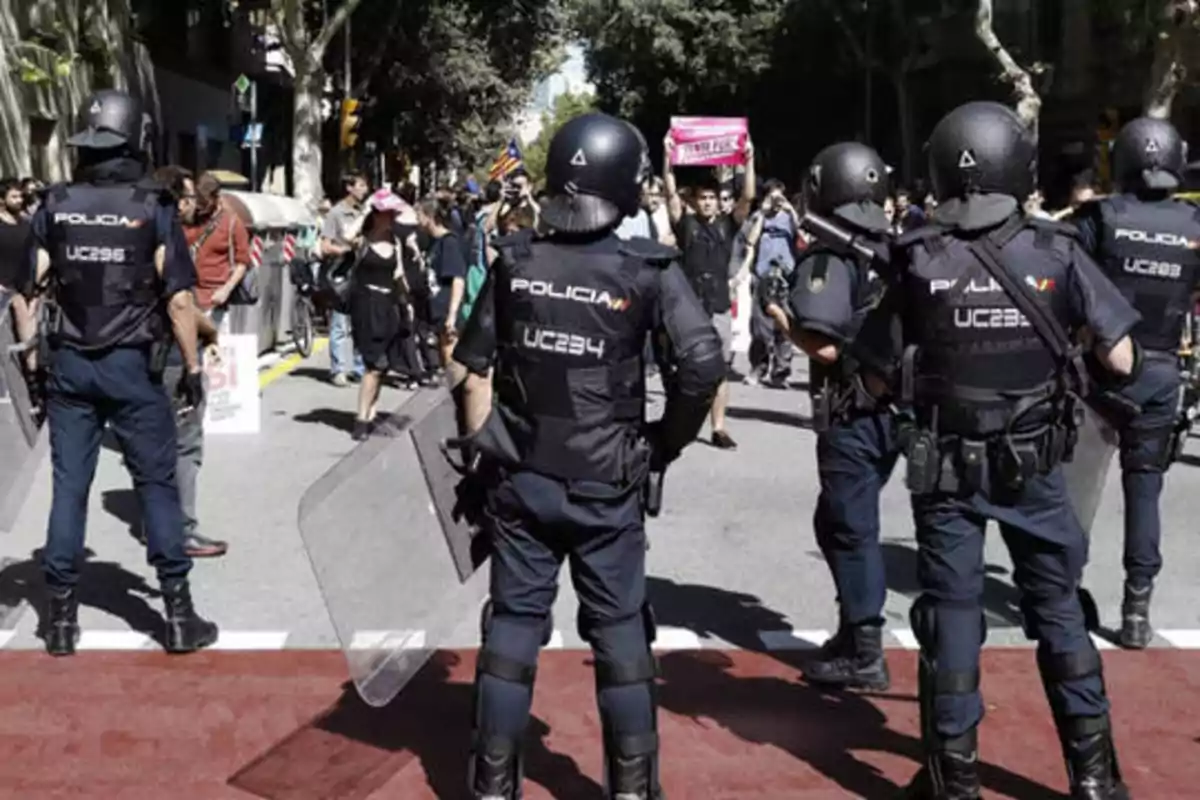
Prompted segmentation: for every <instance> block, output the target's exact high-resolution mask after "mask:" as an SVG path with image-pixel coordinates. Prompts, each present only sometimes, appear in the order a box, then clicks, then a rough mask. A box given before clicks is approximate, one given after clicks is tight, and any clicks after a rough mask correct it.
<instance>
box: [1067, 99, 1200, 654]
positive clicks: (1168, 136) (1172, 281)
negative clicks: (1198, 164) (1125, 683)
mask: <svg viewBox="0 0 1200 800" xmlns="http://www.w3.org/2000/svg"><path fill="white" fill-rule="evenodd" d="M1112 156H1113V168H1114V178H1115V181H1116V184H1117V188H1118V192H1117V193H1116V194H1114V195H1113V196H1111V197H1107V198H1104V199H1102V200H1098V201H1095V202H1093V203H1089V204H1088V205H1085V206H1083V207H1081V208H1080V209H1079V211H1078V212H1077V218H1076V221H1077V223H1078V225H1079V232H1080V236H1081V238H1082V239H1083V242H1084V246H1085V247H1086V248H1087V250H1088V251H1089V252H1090V253H1091V254H1092V255H1093V256H1094V257H1095V258H1096V260H1097V262H1098V263H1099V264H1100V266H1101V268H1102V269H1103V270H1104V271H1105V273H1107V274H1108V277H1109V278H1110V279H1112V281H1113V282H1114V283H1115V284H1116V285H1117V286H1118V288H1120V289H1121V291H1122V293H1124V295H1125V296H1126V297H1127V298H1129V300H1130V301H1131V302H1132V303H1133V305H1134V306H1135V307H1136V308H1137V310H1138V311H1139V312H1140V313H1141V315H1142V322H1141V323H1139V324H1138V325H1137V327H1135V328H1134V329H1133V338H1134V339H1135V340H1136V341H1137V343H1138V344H1139V345H1140V346H1141V350H1142V353H1143V356H1144V359H1145V362H1144V368H1143V370H1142V374H1141V376H1140V377H1139V378H1138V380H1137V381H1136V382H1135V383H1133V384H1132V385H1130V386H1128V387H1126V388H1124V389H1122V390H1121V391H1120V392H1119V394H1120V398H1121V399H1122V400H1124V401H1125V402H1124V403H1109V404H1106V406H1107V410H1109V411H1110V413H1108V414H1106V415H1105V416H1106V417H1107V418H1108V419H1109V421H1110V422H1112V423H1113V424H1114V425H1115V426H1116V428H1117V430H1118V432H1119V433H1120V446H1121V487H1122V489H1123V490H1124V495H1125V558H1124V566H1125V596H1124V601H1123V602H1122V604H1121V633H1120V642H1121V644H1122V645H1123V646H1125V647H1128V648H1134V649H1139V650H1140V649H1142V648H1144V647H1146V646H1147V645H1148V644H1150V640H1151V638H1152V637H1153V632H1152V630H1151V627H1150V594H1151V591H1152V589H1153V586H1154V579H1155V577H1156V576H1157V575H1158V573H1159V570H1161V569H1162V553H1161V552H1160V550H1159V540H1160V537H1161V533H1162V523H1161V520H1160V518H1159V510H1158V499H1159V495H1161V494H1162V489H1163V474H1164V473H1165V472H1166V470H1167V468H1168V467H1169V466H1170V464H1171V462H1172V461H1173V460H1174V456H1175V444H1176V440H1175V434H1176V420H1177V416H1178V412H1179V393H1180V374H1179V362H1178V355H1177V352H1178V349H1179V342H1180V337H1181V334H1182V331H1183V325H1184V323H1185V320H1186V319H1187V313H1188V310H1189V309H1190V308H1191V301H1192V296H1193V293H1194V292H1195V291H1196V289H1197V288H1198V287H1197V284H1198V282H1200V251H1198V250H1197V247H1198V246H1200V245H1198V243H1200V210H1198V209H1197V208H1196V207H1195V206H1194V205H1191V204H1190V203H1186V202H1184V201H1181V200H1174V199H1172V198H1171V190H1172V189H1175V188H1177V187H1178V186H1179V185H1180V177H1181V176H1182V174H1183V170H1184V167H1185V165H1186V164H1187V144H1186V143H1185V142H1184V141H1183V139H1182V138H1181V137H1180V135H1179V132H1178V131H1177V130H1175V128H1174V127H1173V126H1172V125H1171V123H1169V122H1166V121H1165V120H1158V119H1149V118H1143V119H1136V120H1134V121H1133V122H1130V123H1129V124H1128V125H1126V126H1125V127H1124V128H1123V129H1122V130H1121V132H1120V133H1119V134H1118V136H1117V139H1116V142H1115V143H1114V144H1113V152H1112ZM1114 399H1116V398H1114ZM1138 408H1140V413H1137V409H1138Z"/></svg>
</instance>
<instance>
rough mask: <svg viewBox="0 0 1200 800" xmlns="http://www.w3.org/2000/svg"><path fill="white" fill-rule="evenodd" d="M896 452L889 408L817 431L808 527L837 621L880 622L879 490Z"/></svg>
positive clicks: (883, 583) (883, 588)
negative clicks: (834, 596)
mask: <svg viewBox="0 0 1200 800" xmlns="http://www.w3.org/2000/svg"><path fill="white" fill-rule="evenodd" d="M898 455H899V452H898V450H897V449H896V437H895V426H894V419H893V417H892V415H891V414H890V413H879V414H864V415H859V416H854V417H852V418H849V419H847V420H845V421H843V422H838V423H834V424H833V425H831V426H830V428H829V430H827V431H826V432H824V433H822V434H821V435H820V436H819V437H817V471H818V473H819V475H820V480H821V494H820V496H819V497H818V498H817V508H816V510H815V511H814V512H813V530H814V531H815V532H816V537H817V546H818V547H820V548H821V554H822V555H824V556H825V561H826V563H827V564H829V571H830V572H831V573H832V574H833V582H834V585H835V586H836V587H837V593H838V606H839V611H840V617H841V620H840V621H841V623H842V624H846V625H858V624H862V623H872V624H882V622H883V604H884V601H885V600H886V599H887V580H886V576H885V575H884V566H883V550H882V548H881V546H880V542H879V495H880V493H881V492H882V491H883V487H884V486H886V485H887V482H888V479H889V478H891V475H892V470H893V469H894V468H895V466H896V458H897V456H898Z"/></svg>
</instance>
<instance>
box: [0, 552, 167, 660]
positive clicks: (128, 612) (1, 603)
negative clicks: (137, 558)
mask: <svg viewBox="0 0 1200 800" xmlns="http://www.w3.org/2000/svg"><path fill="white" fill-rule="evenodd" d="M93 556H95V553H94V552H92V551H91V550H84V561H83V564H82V565H81V567H80V570H79V604H80V605H81V606H90V607H92V608H96V609H99V610H101V611H103V612H105V613H107V614H109V615H111V616H114V617H117V618H118V619H121V620H124V622H125V624H126V625H128V626H129V627H130V629H131V630H134V631H137V632H139V633H144V634H146V635H147V636H149V637H150V638H151V639H153V640H154V641H155V642H157V643H158V644H159V645H162V644H163V617H162V614H161V613H159V612H158V611H157V610H156V609H155V608H153V607H152V606H151V605H150V604H149V603H148V602H147V600H154V599H158V598H161V597H162V593H161V592H160V591H159V590H158V589H155V588H154V587H152V586H151V585H150V584H149V583H147V582H146V579H145V578H143V577H141V576H140V575H135V574H134V573H132V572H130V571H128V570H127V569H125V568H124V567H123V566H121V565H120V564H118V563H116V562H115V561H92V560H91V558H92V557H93ZM41 557H42V551H41V550H35V551H33V553H32V554H31V556H30V558H29V559H28V560H26V561H18V562H12V563H9V564H8V565H7V566H5V567H4V569H3V571H0V607H5V606H17V605H20V604H21V603H27V604H28V605H29V607H31V608H32V609H33V610H34V613H36V614H37V616H38V625H37V632H36V635H37V637H38V638H39V639H45V634H46V621H47V619H48V613H47V606H46V590H45V581H44V579H43V577H42V567H41Z"/></svg>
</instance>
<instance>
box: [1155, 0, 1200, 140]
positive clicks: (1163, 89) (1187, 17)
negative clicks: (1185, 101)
mask: <svg viewBox="0 0 1200 800" xmlns="http://www.w3.org/2000/svg"><path fill="white" fill-rule="evenodd" d="M1161 19H1162V24H1161V26H1160V28H1159V30H1158V35H1157V38H1156V40H1155V43H1154V66H1153V68H1152V69H1151V71H1150V86H1149V87H1148V89H1147V90H1146V97H1145V102H1144V104H1143V113H1145V115H1146V116H1148V117H1154V118H1155V119H1166V120H1169V119H1170V118H1171V107H1172V105H1173V104H1174V102H1175V95H1176V94H1178V92H1179V88H1180V87H1181V86H1182V85H1183V81H1184V79H1185V78H1186V77H1187V65H1186V63H1185V55H1186V53H1187V46H1188V44H1189V42H1195V41H1196V39H1197V38H1200V37H1198V36H1197V27H1198V25H1200V2H1197V0H1168V2H1166V3H1164V6H1163V10H1162V17H1161Z"/></svg>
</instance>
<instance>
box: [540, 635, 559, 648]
mask: <svg viewBox="0 0 1200 800" xmlns="http://www.w3.org/2000/svg"><path fill="white" fill-rule="evenodd" d="M542 649H543V650H562V649H563V634H562V631H554V632H553V633H551V634H550V641H549V642H547V643H546V646H545V647H544V648H542Z"/></svg>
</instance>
